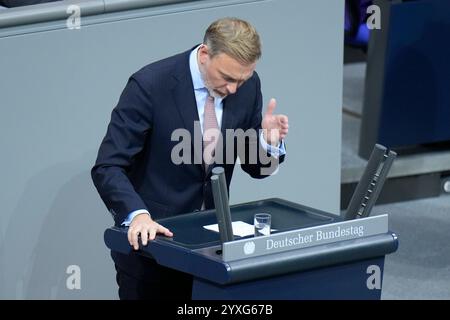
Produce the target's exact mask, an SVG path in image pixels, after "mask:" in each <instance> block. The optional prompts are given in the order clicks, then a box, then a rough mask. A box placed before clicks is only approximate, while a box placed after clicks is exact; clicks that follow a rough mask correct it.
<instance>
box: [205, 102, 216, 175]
mask: <svg viewBox="0 0 450 320" xmlns="http://www.w3.org/2000/svg"><path fill="white" fill-rule="evenodd" d="M219 135H220V130H219V125H218V124H217V117H216V110H215V107H214V98H213V97H211V96H210V95H208V97H207V98H206V103H205V118H204V121H203V160H204V162H205V169H206V170H208V165H210V164H212V163H213V162H214V149H215V148H216V145H217V140H218V139H219Z"/></svg>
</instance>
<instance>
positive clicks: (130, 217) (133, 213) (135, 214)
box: [122, 209, 151, 227]
mask: <svg viewBox="0 0 450 320" xmlns="http://www.w3.org/2000/svg"><path fill="white" fill-rule="evenodd" d="M141 213H146V214H148V215H149V216H150V212H148V211H147V210H145V209H139V210H135V211H133V212H131V213H130V214H129V215H128V216H127V218H126V219H125V220H124V222H122V226H124V227H128V226H129V225H130V223H131V221H132V220H133V218H134V217H136V216H137V215H138V214H141ZM150 217H151V216H150Z"/></svg>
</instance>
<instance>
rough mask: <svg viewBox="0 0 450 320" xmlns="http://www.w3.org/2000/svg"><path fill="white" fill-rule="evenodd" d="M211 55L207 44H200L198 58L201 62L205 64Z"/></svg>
mask: <svg viewBox="0 0 450 320" xmlns="http://www.w3.org/2000/svg"><path fill="white" fill-rule="evenodd" d="M208 57H209V48H208V46H207V45H206V44H202V45H200V48H198V59H199V61H200V63H201V64H205V62H206V61H207V59H208Z"/></svg>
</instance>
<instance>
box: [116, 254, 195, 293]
mask: <svg viewBox="0 0 450 320" xmlns="http://www.w3.org/2000/svg"><path fill="white" fill-rule="evenodd" d="M150 261H151V262H150V263H151V264H152V266H151V269H152V270H151V274H152V275H151V277H146V278H137V277H136V276H133V275H130V274H129V273H127V272H125V271H124V270H122V269H120V268H119V267H118V266H117V264H116V265H115V266H116V271H117V274H116V281H117V284H118V285H119V298H120V300H184V301H188V300H191V293H192V276H191V275H189V274H186V273H183V272H179V271H176V270H173V269H170V268H166V267H163V266H160V265H158V264H157V263H156V262H155V261H154V260H150Z"/></svg>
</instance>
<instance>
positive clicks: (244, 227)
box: [203, 221, 255, 237]
mask: <svg viewBox="0 0 450 320" xmlns="http://www.w3.org/2000/svg"><path fill="white" fill-rule="evenodd" d="M231 227H232V228H233V235H235V236H239V237H246V236H249V235H253V234H255V227H253V225H251V224H248V223H246V222H243V221H233V222H232V223H231ZM203 228H205V229H208V230H211V231H215V232H219V225H218V224H210V225H207V226H203Z"/></svg>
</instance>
